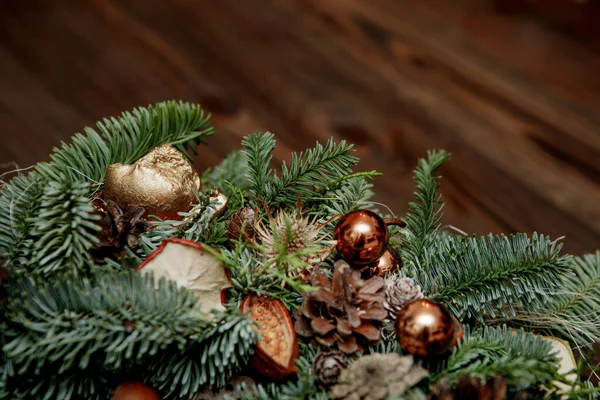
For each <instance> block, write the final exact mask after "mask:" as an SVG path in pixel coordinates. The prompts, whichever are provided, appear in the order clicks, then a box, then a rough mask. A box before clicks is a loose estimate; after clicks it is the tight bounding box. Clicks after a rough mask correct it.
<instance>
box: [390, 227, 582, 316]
mask: <svg viewBox="0 0 600 400" xmlns="http://www.w3.org/2000/svg"><path fill="white" fill-rule="evenodd" d="M560 249H561V244H558V243H557V242H553V241H551V240H550V239H549V238H548V237H546V236H542V235H537V234H534V235H533V236H532V237H531V238H529V237H527V235H525V234H515V235H510V236H508V237H507V236H504V235H499V236H492V235H488V236H484V237H482V238H479V239H477V238H465V237H462V236H449V235H445V236H441V237H440V238H439V240H438V242H437V243H436V245H435V247H434V248H433V249H432V253H431V254H429V255H428V259H427V261H426V263H427V264H426V266H427V268H425V270H424V271H423V272H422V273H421V274H420V275H419V277H418V278H417V279H416V281H418V283H419V284H420V285H421V288H422V289H423V292H424V293H427V296H428V297H429V298H431V299H434V300H437V301H439V302H442V303H446V304H447V305H448V307H449V308H450V310H451V311H452V313H454V315H456V316H457V317H459V318H463V317H468V318H477V319H479V320H482V319H483V318H495V317H496V316H497V315H500V316H501V317H502V318H503V319H509V318H510V317H511V316H514V315H515V308H520V309H529V308H530V307H533V306H535V305H537V304H540V303H543V302H545V301H547V300H548V298H549V296H551V295H552V293H554V292H555V291H556V288H557V287H558V286H559V285H560V281H561V279H562V278H563V277H564V276H565V275H566V274H568V273H569V272H570V271H571V268H570V266H571V258H570V256H561V255H560V254H559V252H560ZM402 273H403V274H405V273H406V272H405V270H403V271H402Z"/></svg>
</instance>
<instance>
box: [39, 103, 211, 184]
mask: <svg viewBox="0 0 600 400" xmlns="http://www.w3.org/2000/svg"><path fill="white" fill-rule="evenodd" d="M208 118H209V116H208V115H207V114H206V113H205V112H204V111H203V110H202V108H201V107H200V106H198V105H195V104H190V103H184V102H182V101H179V102H176V101H167V102H163V103H158V104H156V105H154V106H148V107H138V108H136V109H134V110H133V111H131V112H124V113H123V114H121V116H120V117H117V118H114V117H112V118H105V119H103V120H102V121H99V122H98V123H97V124H96V127H97V131H96V130H94V129H93V128H89V127H87V128H85V129H84V132H85V133H83V134H82V133H78V134H75V135H74V136H73V139H72V142H73V143H72V144H66V143H63V144H62V146H61V148H60V149H55V150H54V152H53V153H52V154H51V155H50V158H51V160H52V161H51V162H50V163H40V164H38V165H37V166H36V170H37V171H39V172H40V174H41V175H42V176H43V177H44V178H46V179H48V180H59V179H60V177H61V175H65V176H66V177H67V178H68V179H69V180H71V181H74V180H81V179H84V178H85V179H87V180H88V181H90V183H92V184H93V185H94V186H93V189H95V190H96V189H98V188H100V186H101V185H102V183H103V182H104V175H105V173H106V168H107V167H108V166H109V165H110V164H114V163H123V164H131V163H133V162H134V161H136V160H137V159H138V158H140V157H142V156H143V155H145V154H146V153H148V151H150V150H151V149H152V148H154V147H156V146H158V145H161V144H170V145H173V146H175V147H177V148H178V149H179V150H180V151H182V152H183V153H184V154H186V155H187V156H188V157H190V154H189V151H188V150H191V151H192V152H193V153H196V152H197V151H196V147H197V145H198V144H200V143H203V142H204V137H206V136H209V135H212V134H213V128H212V127H211V126H210V125H209V123H208Z"/></svg>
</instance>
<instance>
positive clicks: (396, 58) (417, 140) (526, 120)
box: [0, 0, 600, 253]
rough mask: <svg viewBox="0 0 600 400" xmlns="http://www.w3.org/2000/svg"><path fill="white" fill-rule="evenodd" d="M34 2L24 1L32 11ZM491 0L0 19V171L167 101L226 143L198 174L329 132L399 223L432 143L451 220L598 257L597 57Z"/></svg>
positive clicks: (102, 9)
mask: <svg viewBox="0 0 600 400" xmlns="http://www.w3.org/2000/svg"><path fill="white" fill-rule="evenodd" d="M25 3H27V4H25ZM594 48H595V47H594V46H593V45H590V43H585V42H578V41H576V40H575V39H574V38H573V37H571V36H569V35H568V34H566V33H563V32H562V31H560V30H558V29H554V27H553V26H552V25H551V24H548V23H547V21H545V20H542V19H536V17H535V16H533V15H530V14H506V13H501V12H499V11H498V9H497V8H496V7H494V5H493V4H492V2H489V3H488V2H481V1H478V0H459V1H450V0H420V1H408V0H370V1H364V0H343V1H342V0H261V1H256V0H221V1H209V0H197V1H194V0H172V1H169V2H164V1H158V0H127V1H116V0H90V1H87V2H81V1H78V0H77V1H76V0H61V1H55V2H45V1H42V0H37V1H28V2H19V1H16V0H11V1H6V2H4V3H3V9H2V12H0V129H1V131H0V132H1V133H0V164H3V163H6V162H9V161H16V162H17V163H18V164H19V165H21V166H27V165H30V164H33V163H34V162H36V161H40V160H45V159H47V158H48V153H49V151H50V150H51V148H52V147H53V146H56V145H58V144H59V143H60V141H61V140H68V138H69V137H70V136H71V135H72V134H73V133H74V132H77V131H79V130H81V128H82V127H83V126H85V125H90V124H93V123H94V121H96V120H98V119H100V118H102V117H105V116H109V115H115V114H118V113H119V112H120V111H122V110H126V109H130V108H132V107H134V106H137V105H145V104H149V103H154V102H157V101H160V100H165V99H173V98H176V99H179V98H181V99H184V100H188V101H195V102H200V103H202V104H203V105H204V106H205V107H206V108H207V109H208V110H210V111H212V112H213V123H214V124H215V126H216V128H217V132H218V136H217V137H215V138H214V139H213V140H211V142H210V146H209V147H207V148H204V149H202V151H201V155H200V156H199V158H198V160H197V162H196V165H197V166H198V168H200V169H204V168H205V167H207V166H210V165H214V164H216V163H217V162H218V161H219V160H220V159H221V158H222V157H223V156H224V155H225V154H227V152H228V151H229V150H231V149H234V148H238V147H239V142H240V140H241V138H242V137H243V135H245V134H248V133H251V132H253V131H255V130H261V129H262V130H270V131H272V132H274V133H275V134H276V136H277V139H278V149H277V151H276V154H275V158H276V161H278V162H280V161H281V160H283V159H287V158H289V152H290V151H292V150H301V149H304V148H306V147H307V146H311V145H313V144H314V142H315V141H317V140H319V141H323V140H326V139H327V138H329V137H331V136H333V137H335V138H336V139H347V140H349V141H351V142H353V143H355V144H356V149H357V155H358V156H360V157H361V159H362V162H361V165H360V169H362V170H370V169H378V170H380V171H381V172H383V173H384V176H383V177H381V178H378V179H377V180H376V181H375V184H376V191H377V193H378V196H377V199H378V200H379V201H381V202H384V203H386V204H387V205H389V206H390V207H391V208H392V210H393V211H394V212H396V213H398V214H403V213H404V212H405V210H406V204H407V202H408V201H410V200H411V193H412V190H413V187H412V182H411V169H412V167H413V166H414V163H415V161H416V159H417V157H419V156H422V155H423V154H424V152H425V151H426V149H428V148H440V147H444V148H447V149H449V150H450V151H452V152H453V155H454V159H453V162H452V163H451V164H449V165H448V166H447V167H444V170H443V175H444V179H443V194H444V196H445V199H446V202H447V207H446V222H447V223H448V224H452V225H454V226H457V227H459V228H461V229H463V230H465V231H467V232H474V233H478V234H483V233H487V232H489V231H492V232H501V231H503V232H514V231H526V232H532V231H539V232H544V233H548V234H550V235H552V236H553V237H559V236H563V235H564V236H566V249H567V250H569V251H572V252H575V253H583V252H585V251H592V250H594V249H595V248H597V247H600V207H599V206H600V166H599V164H598V160H600V113H599V112H598V111H599V110H600V74H599V73H598V71H600V54H599V53H598V52H596V50H594Z"/></svg>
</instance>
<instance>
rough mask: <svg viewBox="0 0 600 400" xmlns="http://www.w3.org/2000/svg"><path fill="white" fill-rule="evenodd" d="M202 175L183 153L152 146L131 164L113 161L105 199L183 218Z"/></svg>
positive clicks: (169, 147) (108, 169)
mask: <svg viewBox="0 0 600 400" xmlns="http://www.w3.org/2000/svg"><path fill="white" fill-rule="evenodd" d="M193 190H197V191H199V190H200V177H199V176H198V173H197V172H196V171H195V170H194V168H193V167H192V164H191V163H190V162H189V161H188V160H187V158H185V156H184V155H183V153H181V152H180V151H179V150H177V149H176V148H174V147H173V146H170V145H166V144H164V145H161V146H158V147H155V148H154V149H152V150H151V151H150V152H149V153H148V154H146V155H145V156H144V157H142V158H140V159H139V160H137V161H136V162H135V163H133V164H131V165H125V164H112V165H109V166H108V168H107V169H106V178H105V181H104V198H105V200H112V201H114V202H115V203H117V204H118V205H119V206H120V207H121V208H124V207H127V206H140V207H143V208H144V209H146V211H147V213H148V215H156V216H157V217H160V218H162V219H181V218H180V217H179V215H178V214H177V213H178V212H180V211H188V210H189V209H190V208H191V204H192V203H194V202H195V201H196V197H195V196H194V193H193Z"/></svg>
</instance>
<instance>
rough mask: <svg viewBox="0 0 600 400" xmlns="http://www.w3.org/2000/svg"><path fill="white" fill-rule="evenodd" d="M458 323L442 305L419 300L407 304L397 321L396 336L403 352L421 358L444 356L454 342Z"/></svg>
mask: <svg viewBox="0 0 600 400" xmlns="http://www.w3.org/2000/svg"><path fill="white" fill-rule="evenodd" d="M455 330H456V323H455V321H454V320H453V317H452V315H451V314H450V313H449V312H448V310H446V308H444V306H442V305H441V304H439V303H436V302H435V301H432V300H427V299H420V300H415V301H413V302H410V303H408V304H407V305H406V306H404V308H402V310H400V312H399V313H398V317H397V318H396V336H397V337H398V340H399V341H400V345H401V346H402V349H404V350H405V351H407V352H408V353H410V354H413V355H416V356H422V357H432V356H438V355H440V354H443V353H445V352H446V351H447V350H448V349H449V348H450V346H451V345H452V341H453V339H454V333H455Z"/></svg>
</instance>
